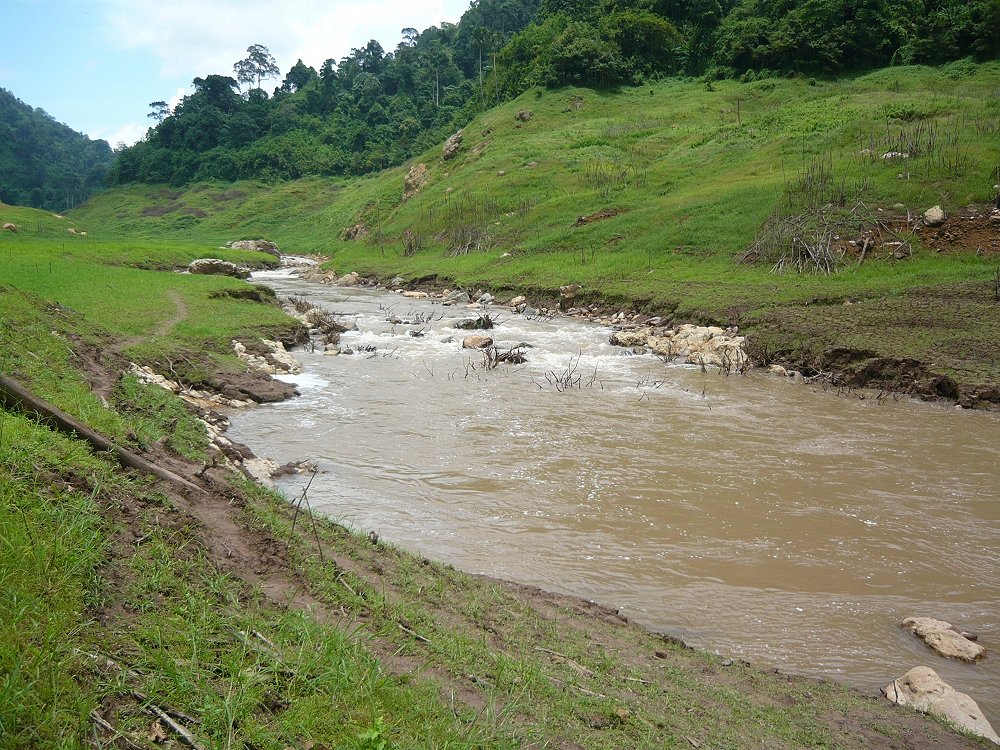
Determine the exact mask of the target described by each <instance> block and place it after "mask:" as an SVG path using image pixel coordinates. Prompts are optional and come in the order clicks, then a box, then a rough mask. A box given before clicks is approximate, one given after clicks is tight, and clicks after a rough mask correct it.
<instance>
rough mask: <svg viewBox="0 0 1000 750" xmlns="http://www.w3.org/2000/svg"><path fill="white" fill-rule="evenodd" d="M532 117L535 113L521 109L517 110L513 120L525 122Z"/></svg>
mask: <svg viewBox="0 0 1000 750" xmlns="http://www.w3.org/2000/svg"><path fill="white" fill-rule="evenodd" d="M534 116H535V113H534V112H532V111H531V110H530V109H522V110H519V111H518V113H517V114H516V115H514V119H515V120H517V121H518V122H527V121H528V120H530V119H531V118H532V117H534Z"/></svg>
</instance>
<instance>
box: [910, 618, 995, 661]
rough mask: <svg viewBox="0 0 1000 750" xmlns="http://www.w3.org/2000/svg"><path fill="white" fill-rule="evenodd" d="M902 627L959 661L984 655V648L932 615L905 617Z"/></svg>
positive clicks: (944, 654)
mask: <svg viewBox="0 0 1000 750" xmlns="http://www.w3.org/2000/svg"><path fill="white" fill-rule="evenodd" d="M903 627H904V628H906V629H907V630H909V631H910V632H911V633H913V634H914V635H916V636H917V637H918V638H920V639H922V640H923V641H924V643H926V644H927V645H928V646H930V647H931V648H932V649H934V650H935V651H937V652H938V653H939V654H941V656H947V657H949V658H952V659H959V660H960V661H967V662H976V661H979V660H980V659H982V658H983V657H985V656H986V649H985V648H983V647H982V646H980V645H979V644H978V643H975V642H974V640H972V639H970V638H968V637H967V636H968V635H970V634H967V633H962V632H961V631H960V630H959V629H958V628H956V627H955V626H954V625H952V624H951V623H950V622H945V621H944V620H937V619H935V618H933V617H907V618H906V619H905V620H903Z"/></svg>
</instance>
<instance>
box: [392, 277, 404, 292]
mask: <svg viewBox="0 0 1000 750" xmlns="http://www.w3.org/2000/svg"><path fill="white" fill-rule="evenodd" d="M405 283H406V279H404V278H403V277H402V276H397V277H395V278H394V279H393V280H392V281H390V282H389V286H391V287H392V288H393V289H398V288H399V287H401V286H403V284H405Z"/></svg>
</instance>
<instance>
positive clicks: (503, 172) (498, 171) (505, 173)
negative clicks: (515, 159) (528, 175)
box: [497, 169, 507, 177]
mask: <svg viewBox="0 0 1000 750" xmlns="http://www.w3.org/2000/svg"><path fill="white" fill-rule="evenodd" d="M506 176H507V172H505V171H504V170H502V169H499V170H497V177H506Z"/></svg>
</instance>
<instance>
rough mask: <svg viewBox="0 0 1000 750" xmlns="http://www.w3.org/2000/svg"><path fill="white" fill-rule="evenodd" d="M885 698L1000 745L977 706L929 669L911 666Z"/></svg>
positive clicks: (888, 690)
mask: <svg viewBox="0 0 1000 750" xmlns="http://www.w3.org/2000/svg"><path fill="white" fill-rule="evenodd" d="M882 692H883V694H884V695H885V697H886V698H888V699H889V700H891V701H892V702H893V703H895V704H897V705H900V706H912V707H913V708H915V709H916V710H917V711H923V712H924V713H929V714H934V715H935V716H940V717H942V718H944V719H947V720H948V721H950V722H952V723H954V724H955V725H956V726H959V727H961V728H962V729H965V730H966V731H969V732H971V733H972V734H977V735H979V736H980V737H985V738H986V739H988V740H990V741H992V742H995V743H997V744H998V745H1000V736H997V733H996V731H994V729H993V727H992V726H990V723H989V722H988V721H987V720H986V717H985V716H984V715H983V712H982V711H981V710H980V709H979V705H978V704H977V703H976V702H975V701H974V700H973V699H972V698H970V697H969V696H968V695H966V694H965V693H960V692H958V691H957V690H955V688H953V687H952V686H951V685H949V684H948V683H947V682H945V681H944V680H942V679H941V677H940V676H938V673H937V672H935V671H934V670H933V669H931V668H930V667H914V668H913V669H911V670H910V671H909V672H907V673H906V674H905V675H903V676H902V677H900V678H899V679H898V680H893V681H892V682H891V683H890V684H889V685H887V686H886V687H885V688H884V689H883V690H882Z"/></svg>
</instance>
